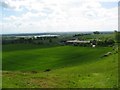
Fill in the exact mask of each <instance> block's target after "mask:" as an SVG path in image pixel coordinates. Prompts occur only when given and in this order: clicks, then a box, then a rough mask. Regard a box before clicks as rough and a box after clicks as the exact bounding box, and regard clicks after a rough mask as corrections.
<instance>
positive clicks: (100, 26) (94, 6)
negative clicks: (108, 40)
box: [3, 0, 118, 33]
mask: <svg viewBox="0 0 120 90" xmlns="http://www.w3.org/2000/svg"><path fill="white" fill-rule="evenodd" d="M104 1H105V0H104ZM104 1H103V0H92V1H89V0H51V1H49V0H5V1H4V3H6V4H7V5H8V6H9V7H14V8H12V9H13V10H16V11H18V12H20V11H21V10H24V9H23V8H25V9H27V10H28V11H27V12H23V13H22V14H20V15H19V16H16V15H15V13H13V15H9V16H7V17H4V18H3V26H4V28H3V33H6V32H11V33H12V32H14V33H15V32H16V33H17V32H56V31H84V30H85V31H94V30H114V29H117V22H118V20H117V18H118V11H117V6H116V7H113V8H104V7H102V5H101V3H100V2H104ZM106 1H107V0H106ZM115 1H117V0H115ZM110 2H113V0H110ZM108 3H109V1H108ZM8 9H9V8H8Z"/></svg>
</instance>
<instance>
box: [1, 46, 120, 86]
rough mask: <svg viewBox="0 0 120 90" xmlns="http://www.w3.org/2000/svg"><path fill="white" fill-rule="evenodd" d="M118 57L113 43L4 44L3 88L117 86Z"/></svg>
mask: <svg viewBox="0 0 120 90" xmlns="http://www.w3.org/2000/svg"><path fill="white" fill-rule="evenodd" d="M107 52H112V54H111V55H109V56H107V57H102V56H103V55H104V54H106V53H107ZM117 57H118V54H117V53H116V54H115V53H114V51H113V49H112V47H96V48H91V47H80V46H76V47H75V46H40V45H33V44H29V45H27V44H11V45H9V44H8V45H3V61H2V65H3V68H2V69H3V88H11V87H14V88H116V87H118V58H117Z"/></svg>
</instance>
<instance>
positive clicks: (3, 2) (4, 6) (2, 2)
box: [0, 1, 12, 8]
mask: <svg viewBox="0 0 120 90" xmlns="http://www.w3.org/2000/svg"><path fill="white" fill-rule="evenodd" d="M0 6H1V7H3V8H12V7H11V6H10V5H9V4H8V2H6V1H0Z"/></svg>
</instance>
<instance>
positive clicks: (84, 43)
mask: <svg viewBox="0 0 120 90" xmlns="http://www.w3.org/2000/svg"><path fill="white" fill-rule="evenodd" d="M90 43H91V42H90V41H83V40H82V41H80V40H68V41H66V44H70V45H74V46H79V45H80V46H86V45H87V46H88V45H89V46H90Z"/></svg>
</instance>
